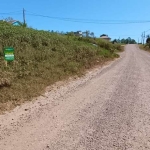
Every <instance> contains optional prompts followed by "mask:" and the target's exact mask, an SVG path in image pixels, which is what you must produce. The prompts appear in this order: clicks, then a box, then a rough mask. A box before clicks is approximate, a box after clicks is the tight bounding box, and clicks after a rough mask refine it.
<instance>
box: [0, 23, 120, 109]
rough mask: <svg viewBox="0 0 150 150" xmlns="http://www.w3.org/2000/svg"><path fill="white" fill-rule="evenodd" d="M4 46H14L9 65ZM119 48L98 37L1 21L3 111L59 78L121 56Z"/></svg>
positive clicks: (0, 103) (0, 94)
mask: <svg viewBox="0 0 150 150" xmlns="http://www.w3.org/2000/svg"><path fill="white" fill-rule="evenodd" d="M93 44H96V45H97V46H95V45H93ZM5 46H11V47H14V48H15V61H14V62H9V63H8V67H6V66H5V62H4V56H3V47H5ZM116 50H119V51H120V50H121V47H120V45H114V44H111V43H107V42H105V41H101V40H99V39H95V40H94V39H91V38H78V37H74V36H67V35H60V34H57V33H50V32H47V31H38V30H34V29H30V28H23V27H15V26H12V25H9V24H7V23H6V22H0V64H1V65H0V111H4V110H7V109H10V108H12V107H14V106H16V105H18V104H20V103H21V102H24V101H26V100H30V99H31V98H32V97H35V96H38V95H40V94H41V93H42V92H43V91H44V89H45V87H46V86H48V85H51V84H53V83H54V82H56V81H58V80H63V79H66V78H67V77H69V76H71V75H76V74H77V75H80V74H81V73H83V71H84V70H85V69H88V68H90V67H92V66H93V65H95V64H97V63H103V62H105V61H107V60H109V59H113V58H115V57H118V55H117V54H115V51H116Z"/></svg>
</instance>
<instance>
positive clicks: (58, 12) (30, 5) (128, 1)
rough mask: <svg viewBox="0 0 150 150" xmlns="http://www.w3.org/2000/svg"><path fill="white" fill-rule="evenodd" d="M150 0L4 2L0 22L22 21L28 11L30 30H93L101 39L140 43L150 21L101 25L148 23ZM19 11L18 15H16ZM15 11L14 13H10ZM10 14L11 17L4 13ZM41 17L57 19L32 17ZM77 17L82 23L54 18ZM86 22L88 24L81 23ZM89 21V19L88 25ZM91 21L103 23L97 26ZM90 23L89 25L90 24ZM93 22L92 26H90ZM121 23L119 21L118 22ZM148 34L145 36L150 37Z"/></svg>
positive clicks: (26, 0)
mask: <svg viewBox="0 0 150 150" xmlns="http://www.w3.org/2000/svg"><path fill="white" fill-rule="evenodd" d="M149 6H150V0H142V1H141V0H113V1H112V0H92V1H91V0H74V1H73V0H43V1H41V0H25V1H20V0H5V1H3V2H1V4H0V19H3V18H6V17H9V16H10V17H13V18H14V19H16V20H20V21H22V20H23V19H22V9H23V8H25V10H26V21H27V24H28V25H29V26H30V27H33V28H36V29H42V30H54V31H64V32H67V31H77V30H81V31H85V30H90V31H93V32H94V33H95V35H96V36H97V37H98V36H100V35H101V34H103V33H104V34H108V35H109V36H110V37H111V38H112V39H114V38H119V37H120V38H127V37H131V38H134V39H135V40H136V41H137V40H138V38H139V40H141V34H142V32H143V31H146V30H148V29H150V22H148V23H139V24H100V23H101V22H100V21H101V20H108V21H103V22H105V23H108V22H109V23H110V21H111V22H112V21H114V20H131V21H136V20H137V21H139V20H140V21H145V20H146V21H149V20H150V17H149V14H150V7H149ZM16 11H17V12H16ZM9 12H12V13H9ZM2 13H9V14H2ZM31 14H40V15H43V16H49V17H54V18H45V17H39V16H33V15H31ZM55 17H59V18H74V19H81V20H80V21H79V22H73V20H72V19H71V21H64V20H58V19H55ZM83 19H85V20H86V21H85V22H86V23H85V22H84V23H83V22H81V21H83ZM87 19H88V20H89V21H88V23H87ZM92 20H100V21H99V22H98V23H95V22H94V21H92ZM89 22H90V23H89ZM91 22H92V23H91ZM119 22H120V21H119ZM149 33H150V31H149V32H146V34H149Z"/></svg>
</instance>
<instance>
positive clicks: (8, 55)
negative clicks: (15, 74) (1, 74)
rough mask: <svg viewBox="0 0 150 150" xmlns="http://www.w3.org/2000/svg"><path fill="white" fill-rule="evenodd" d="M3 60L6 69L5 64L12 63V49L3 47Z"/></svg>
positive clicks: (13, 57)
mask: <svg viewBox="0 0 150 150" xmlns="http://www.w3.org/2000/svg"><path fill="white" fill-rule="evenodd" d="M4 58H5V64H6V67H7V62H10V61H14V59H15V56H14V48H13V47H5V48H4Z"/></svg>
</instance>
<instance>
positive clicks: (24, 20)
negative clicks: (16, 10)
mask: <svg viewBox="0 0 150 150" xmlns="http://www.w3.org/2000/svg"><path fill="white" fill-rule="evenodd" d="M23 24H24V25H25V24H26V18H25V9H24V8H23Z"/></svg>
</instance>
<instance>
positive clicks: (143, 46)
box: [139, 44, 150, 51]
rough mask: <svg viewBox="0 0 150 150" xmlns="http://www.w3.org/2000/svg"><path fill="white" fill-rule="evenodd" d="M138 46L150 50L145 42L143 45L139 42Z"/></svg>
mask: <svg viewBox="0 0 150 150" xmlns="http://www.w3.org/2000/svg"><path fill="white" fill-rule="evenodd" d="M139 47H140V49H142V50H145V51H150V48H149V45H147V44H145V45H142V44H140V45H139Z"/></svg>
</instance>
